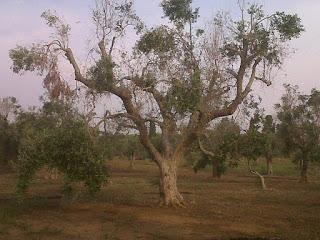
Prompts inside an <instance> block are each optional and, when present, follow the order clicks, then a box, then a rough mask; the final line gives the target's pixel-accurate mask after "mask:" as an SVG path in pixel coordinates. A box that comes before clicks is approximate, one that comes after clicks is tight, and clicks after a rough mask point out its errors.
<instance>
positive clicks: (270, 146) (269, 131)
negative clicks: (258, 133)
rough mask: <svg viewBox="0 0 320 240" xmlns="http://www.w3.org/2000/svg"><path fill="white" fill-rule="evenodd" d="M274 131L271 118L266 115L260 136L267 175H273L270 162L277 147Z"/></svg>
mask: <svg viewBox="0 0 320 240" xmlns="http://www.w3.org/2000/svg"><path fill="white" fill-rule="evenodd" d="M275 131H276V129H275V123H274V121H273V117H272V116H271V115H267V116H266V117H265V118H264V119H263V128H262V135H263V138H264V141H265V143H264V151H263V152H264V156H265V158H266V161H267V175H272V174H273V168H272V160H273V157H274V155H275V153H276V145H277V138H276V132H275Z"/></svg>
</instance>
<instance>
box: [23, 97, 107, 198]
mask: <svg viewBox="0 0 320 240" xmlns="http://www.w3.org/2000/svg"><path fill="white" fill-rule="evenodd" d="M54 105H55V104H54ZM50 107H51V110H53V109H57V108H56V107H58V109H60V110H61V109H64V108H63V107H62V108H61V106H52V105H51V104H50V103H47V106H46V107H45V108H44V111H43V112H41V113H24V114H23V115H22V116H20V119H19V122H18V123H17V124H18V127H19V132H20V144H19V156H18V161H17V166H18V170H19V181H18V184H17V189H18V193H20V194H23V193H24V192H25V191H26V190H27V187H28V186H29V184H30V181H31V180H32V177H33V176H34V174H35V173H36V171H37V170H39V169H40V168H41V167H43V166H44V165H47V166H48V167H49V169H57V170H58V171H59V172H60V173H62V174H63V175H64V178H65V181H66V184H70V183H72V182H84V184H85V186H86V187H87V188H88V189H89V191H90V193H92V194H93V193H96V192H97V191H99V190H100V188H101V186H102V184H103V183H104V182H106V180H107V177H108V173H107V169H106V167H105V163H104V159H103V157H102V151H101V149H100V148H99V145H98V144H97V142H96V139H97V137H96V136H95V133H94V132H91V131H90V129H89V126H87V124H86V123H85V122H84V120H82V118H81V117H79V116H77V115H76V114H74V113H72V112H65V111H64V110H65V109H64V110H63V114H62V113H61V112H60V111H59V110H58V111H48V110H49V108H50Z"/></svg>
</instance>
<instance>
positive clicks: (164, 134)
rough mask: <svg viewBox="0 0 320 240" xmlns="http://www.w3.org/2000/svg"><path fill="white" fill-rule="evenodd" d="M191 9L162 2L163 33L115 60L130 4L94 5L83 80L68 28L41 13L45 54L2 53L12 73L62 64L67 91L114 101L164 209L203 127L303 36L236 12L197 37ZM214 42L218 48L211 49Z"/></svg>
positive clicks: (281, 21) (173, 199)
mask: <svg viewBox="0 0 320 240" xmlns="http://www.w3.org/2000/svg"><path fill="white" fill-rule="evenodd" d="M191 3H192V2H191V1H176V0H168V1H163V2H162V8H163V10H164V15H165V16H166V17H168V18H169V21H171V22H172V23H173V24H169V25H167V26H156V27H155V28H153V29H150V30H144V31H143V34H142V35H141V36H140V39H139V40H138V41H137V44H136V47H135V48H134V49H133V50H132V51H129V52H126V53H124V52H123V51H121V50H117V49H116V48H115V45H116V44H117V41H119V39H121V38H122V39H123V38H124V37H125V34H126V30H127V28H128V27H130V26H133V27H134V28H135V29H136V30H138V31H141V30H143V29H142V27H143V24H141V21H140V19H139V18H138V17H137V16H136V14H135V12H134V10H133V3H132V1H124V0H117V1H111V0H102V1H99V2H97V7H96V9H95V10H94V11H93V20H94V23H95V26H96V29H97V31H96V33H97V34H96V35H97V38H98V39H97V52H98V56H96V59H98V60H96V61H95V62H94V64H93V65H92V67H91V68H90V69H88V70H87V71H82V70H81V68H80V65H79V63H78V61H77V60H76V58H75V56H74V51H73V50H72V49H71V46H70V44H69V41H68V39H69V34H70V27H69V25H67V24H65V23H63V22H62V21H61V20H60V18H59V17H58V16H57V15H56V14H55V13H53V12H50V11H48V12H45V13H44V14H43V15H42V17H43V18H44V19H45V21H46V22H47V24H48V26H49V27H52V28H53V29H54V30H55V38H54V39H53V40H50V41H49V42H48V43H47V44H45V45H38V44H35V45H33V47H31V48H26V47H21V46H18V47H17V48H15V49H12V50H11V51H10V57H11V59H12V60H13V70H14V71H15V72H21V71H40V72H46V73H48V72H49V73H50V72H51V71H52V66H58V64H55V65H54V64H53V63H56V62H57V61H58V60H59V57H60V56H61V55H64V56H65V57H66V58H67V59H68V61H69V62H70V64H71V66H72V67H73V69H74V73H75V79H76V80H77V81H79V82H81V83H83V84H84V85H85V86H87V87H88V88H89V89H91V90H92V91H96V92H99V93H107V94H112V95H114V96H116V97H118V98H119V99H120V100H121V101H122V104H123V106H122V109H121V110H122V111H119V112H118V113H116V115H115V116H117V117H118V118H119V119H126V120H127V121H128V123H129V124H127V125H128V126H131V127H132V128H134V129H136V130H137V131H138V132H139V138H140V141H141V143H142V145H143V146H144V147H145V148H146V150H147V151H148V152H149V154H150V155H151V156H152V159H153V160H154V162H155V163H156V164H157V166H158V167H159V171H160V185H161V189H162V192H163V194H162V195H161V202H162V204H164V205H168V206H180V205H183V203H184V201H183V197H182V195H181V194H180V193H179V191H178V188H177V166H178V162H179V161H180V160H181V158H182V157H183V155H184V153H185V151H186V149H187V147H188V146H189V145H190V144H192V142H193V141H194V140H195V139H197V136H198V135H199V134H202V132H203V131H204V130H205V129H206V128H207V126H208V125H209V123H210V122H211V121H213V120H214V119H217V118H220V117H224V116H228V115H232V114H233V113H234V112H235V111H236V110H237V108H238V106H239V105H240V104H241V103H242V102H243V100H244V99H245V98H246V97H247V95H248V94H249V92H250V91H251V90H252V86H253V84H254V82H255V81H262V82H264V83H266V84H268V85H269V84H270V82H269V79H268V78H267V76H268V74H267V73H268V70H270V69H271V68H272V67H278V66H280V65H281V63H282V59H283V56H284V55H283V53H284V52H283V49H284V48H283V46H284V45H286V44H287V42H288V41H289V40H291V39H292V38H297V37H299V36H300V33H301V32H302V31H303V27H302V25H301V23H300V18H298V16H297V15H287V14H285V13H280V12H277V13H275V14H272V15H265V14H264V12H263V10H262V8H261V7H259V6H256V5H253V6H252V7H250V8H249V9H248V10H247V11H245V10H243V14H242V16H243V17H242V18H241V19H240V20H239V21H233V20H229V21H227V22H225V21H224V19H222V18H221V17H217V19H216V21H214V24H213V25H212V28H213V29H218V30H221V31H215V33H219V36H220V37H213V38H210V37H208V38H206V36H209V35H210V34H207V35H202V37H201V33H203V30H197V29H193V28H192V24H193V23H194V22H195V21H196V20H197V19H198V10H197V9H192V5H191ZM188 25H189V26H190V27H188ZM213 34H214V33H213ZM214 35H215V36H216V35H217V34H214ZM217 38H218V39H220V41H218V42H217V41H213V39H217ZM119 56H122V57H123V58H122V59H121V58H120V59H119ZM150 122H154V123H155V124H156V125H157V126H158V127H159V129H160V130H161V132H160V134H161V136H160V138H161V145H162V146H161V149H158V148H157V147H156V146H155V144H154V143H153V142H152V140H151V138H150V136H149V134H148V126H149V125H148V123H150ZM177 136H179V138H178V137H177Z"/></svg>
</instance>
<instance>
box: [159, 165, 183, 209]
mask: <svg viewBox="0 0 320 240" xmlns="http://www.w3.org/2000/svg"><path fill="white" fill-rule="evenodd" d="M160 204H161V205H163V206H172V207H181V206H183V205H184V199H183V197H182V195H181V194H180V193H179V191H178V187H177V162H176V161H175V160H172V159H169V160H164V161H162V163H161V168H160Z"/></svg>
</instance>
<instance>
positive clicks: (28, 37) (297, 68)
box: [0, 0, 320, 110]
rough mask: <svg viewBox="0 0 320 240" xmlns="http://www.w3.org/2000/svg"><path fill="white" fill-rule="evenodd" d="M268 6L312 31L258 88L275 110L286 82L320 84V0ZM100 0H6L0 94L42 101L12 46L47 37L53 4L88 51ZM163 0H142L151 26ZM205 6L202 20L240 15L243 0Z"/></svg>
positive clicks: (0, 18)
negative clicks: (18, 66)
mask: <svg viewBox="0 0 320 240" xmlns="http://www.w3.org/2000/svg"><path fill="white" fill-rule="evenodd" d="M255 2H257V3H260V4H263V5H264V6H265V8H266V9H267V11H268V12H272V11H286V12H289V13H297V14H298V15H299V16H300V17H301V18H302V21H303V24H304V26H305V28H306V32H304V33H303V35H302V36H301V38H300V39H298V40H294V41H293V42H292V43H291V47H292V48H293V49H295V53H294V54H292V55H291V57H290V58H288V59H287V61H286V63H285V65H284V67H283V70H282V71H279V72H277V73H276V77H275V79H274V84H273V85H272V86H271V87H268V88H267V87H261V86H259V84H258V85H257V87H256V88H255V89H256V91H258V92H259V93H260V95H261V96H262V97H263V106H264V107H265V108H266V109H267V110H271V109H272V108H273V105H274V104H275V103H277V101H278V100H279V98H280V96H281V93H282V84H283V83H292V84H297V85H299V86H300V88H301V90H302V91H303V92H308V91H310V89H311V88H320V77H319V76H318V71H319V70H320V44H319V39H320V26H319V24H320V14H319V13H320V0H256V1H255ZM93 3H94V0H0V22H1V25H0V97H6V96H15V97H16V98H17V99H18V100H19V102H20V103H21V104H22V105H23V106H24V107H26V106H30V105H38V104H39V100H38V99H39V96H40V95H41V94H42V93H43V90H42V85H41V84H42V82H41V79H39V77H37V76H35V75H34V74H30V73H28V74H25V75H23V76H19V75H16V74H13V73H12V71H11V69H10V66H11V61H10V59H9V56H8V51H9V49H11V48H14V47H15V46H16V45H17V44H20V45H28V44H31V43H32V42H37V41H40V40H46V39H47V38H48V36H49V30H48V28H47V27H46V26H45V25H44V24H43V22H42V21H41V19H40V15H41V13H42V12H43V11H45V10H47V9H53V10H56V11H57V12H58V13H59V14H60V15H61V16H63V17H64V18H65V20H66V21H67V22H68V23H69V24H70V25H71V26H72V42H71V45H72V46H73V48H74V49H75V51H76V53H77V54H78V56H82V55H85V53H86V48H85V47H83V46H84V45H85V44H86V41H87V39H88V38H89V37H90V33H92V31H93V27H92V25H90V9H91V8H92V6H93ZM159 4H160V0H136V1H135V8H136V10H137V13H138V15H139V16H140V17H141V18H142V20H143V21H145V23H146V24H147V25H148V26H152V25H156V24H158V23H159V22H161V21H163V20H162V19H161V16H162V13H161V9H160V8H159ZM194 6H198V7H200V15H201V22H206V21H209V20H210V19H212V17H213V16H214V15H215V13H216V12H217V11H218V10H224V11H229V12H230V13H231V14H232V15H233V16H237V14H239V13H238V7H237V0H195V1H194Z"/></svg>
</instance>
